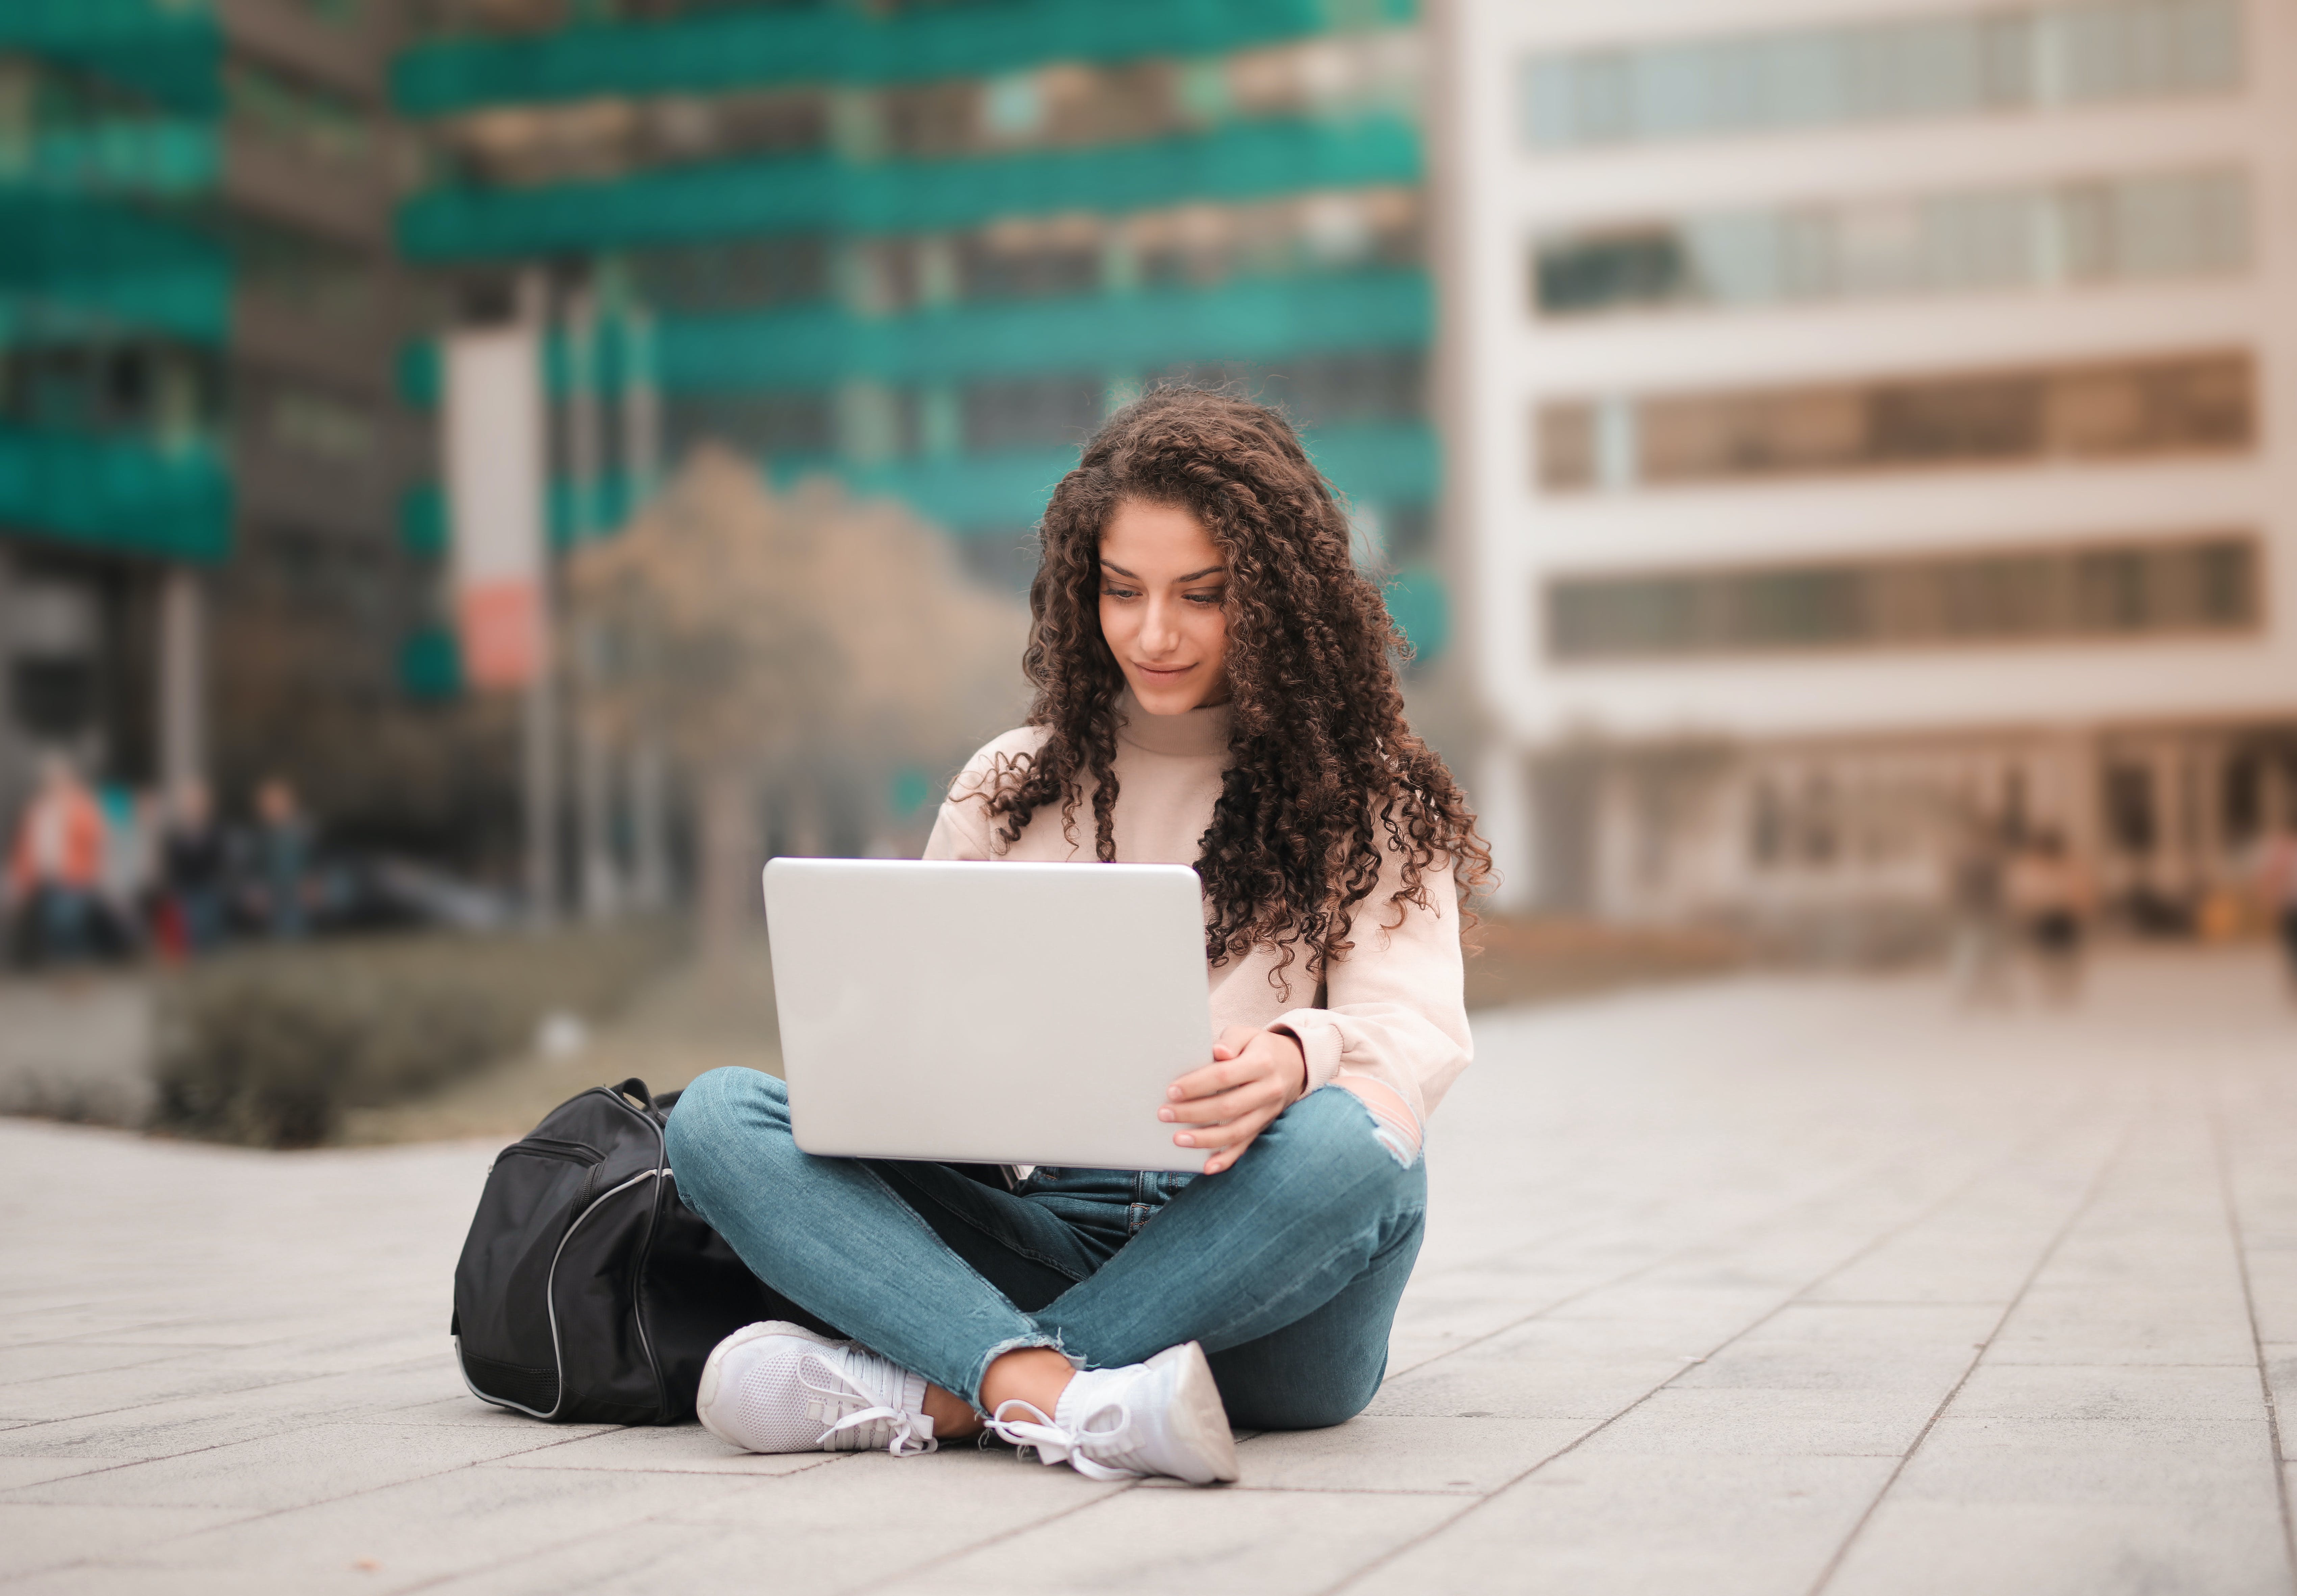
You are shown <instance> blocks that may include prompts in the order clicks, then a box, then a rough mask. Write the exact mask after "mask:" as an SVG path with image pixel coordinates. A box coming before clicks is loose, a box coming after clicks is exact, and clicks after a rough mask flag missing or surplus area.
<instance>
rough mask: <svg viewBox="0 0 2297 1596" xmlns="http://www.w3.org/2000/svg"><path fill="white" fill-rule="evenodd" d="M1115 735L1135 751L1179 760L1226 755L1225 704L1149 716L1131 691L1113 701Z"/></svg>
mask: <svg viewBox="0 0 2297 1596" xmlns="http://www.w3.org/2000/svg"><path fill="white" fill-rule="evenodd" d="M1116 735H1117V736H1119V737H1120V738H1122V739H1123V740H1124V741H1125V742H1127V743H1130V744H1132V745H1133V746H1134V747H1135V748H1140V749H1145V750H1147V751H1148V753H1165V754H1172V755H1174V756H1176V757H1179V758H1182V759H1190V758H1194V759H1209V758H1214V757H1216V756H1223V755H1225V754H1226V753H1228V705H1226V704H1225V703H1212V704H1206V705H1203V706H1202V707H1200V708H1198V709H1193V710H1190V712H1188V713H1187V714H1185V715H1152V714H1150V713H1149V712H1148V711H1146V710H1144V709H1142V708H1141V707H1140V700H1139V699H1138V698H1135V697H1134V696H1133V695H1132V688H1131V687H1127V688H1125V689H1124V696H1123V697H1121V698H1119V699H1118V700H1117V701H1116Z"/></svg>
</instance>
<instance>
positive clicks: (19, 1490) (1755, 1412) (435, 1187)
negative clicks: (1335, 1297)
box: [0, 955, 2297, 1596]
mask: <svg viewBox="0 0 2297 1596" xmlns="http://www.w3.org/2000/svg"><path fill="white" fill-rule="evenodd" d="M2096 974H2097V979H2096V980H2095V982H2094V983H2093V984H2092V987H2091V997H2090V1000H2089V1002H2088V1005H2087V1007H2086V1008H2079V1009H2074V1010H2071V1011H2062V1012H2050V1013H2042V1012H2034V1013H2023V1012H2021V1013H2012V1014H1995V1015H1959V1014H1956V1013H1955V1012H1954V1011H1953V1010H1952V1008H1951V1007H1950V1006H1949V1004H1948V1003H1947V1000H1946V996H1945V993H1944V991H1943V990H1942V987H1941V986H1940V984H1939V982H1937V981H1936V980H1935V979H1932V978H1914V979H1894V980H1887V981H1864V980H1832V979H1829V980H1801V979H1790V978H1774V977H1758V978H1746V979H1735V980H1730V981H1723V982H1717V983H1709V984H1707V985H1703V986H1692V987H1679V988H1675V989H1671V990H1668V991H1659V992H1650V993H1642V994H1635V995H1629V996H1618V997H1613V998H1609V999H1605V1000H1600V1001H1595V1002H1590V1003H1585V1004H1579V1005H1575V1006H1570V1007H1566V1008H1552V1009H1548V1010H1543V1011H1538V1012H1534V1013H1522V1012H1519V1013H1510V1014H1497V1015H1483V1016H1478V1020H1477V1030H1478V1053H1479V1059H1480V1061H1479V1063H1478V1066H1477V1068H1476V1069H1475V1070H1473V1071H1471V1072H1470V1074H1468V1075H1467V1076H1466V1077H1465V1078H1464V1079H1463V1080H1462V1081H1461V1083H1460V1086H1459V1087H1458V1089H1457V1090H1456V1092H1455V1094H1454V1097H1453V1099H1452V1101H1451V1102H1450V1103H1448V1104H1447V1105H1446V1107H1445V1112H1444V1113H1443V1114H1442V1115H1439V1116H1438V1117H1437V1122H1436V1123H1435V1125H1434V1126H1433V1128H1432V1135H1431V1140H1430V1148H1431V1154H1430V1172H1431V1174H1430V1178H1431V1207H1430V1212H1431V1221H1430V1228H1429V1231H1428V1239H1427V1246H1426V1247H1425V1249H1424V1251H1423V1254H1422V1256H1421V1262H1420V1271H1419V1273H1418V1276H1417V1277H1416V1278H1415V1279H1414V1281H1413V1282H1412V1287H1411V1289H1410V1290H1409V1291H1408V1292H1407V1294H1406V1296H1405V1300H1404V1306H1403V1309H1402V1311H1401V1312H1400V1313H1399V1316H1398V1320H1397V1328H1396V1334H1395V1339H1394V1342H1393V1345H1392V1349H1391V1360H1390V1371H1391V1372H1390V1378H1389V1379H1388V1381H1387V1386H1385V1388H1384V1389H1383V1390H1382V1391H1381V1393H1380V1394H1379V1397H1378V1398H1377V1399H1376V1400H1375V1402H1374V1403H1373V1405H1372V1407H1371V1410H1370V1411H1368V1412H1367V1413H1366V1415H1364V1416H1363V1418H1361V1419H1358V1420H1356V1421H1355V1422H1354V1423H1352V1424H1349V1425H1346V1426H1343V1427H1338V1428H1337V1429H1333V1430H1328V1431H1321V1432H1311V1433H1305V1434H1298V1435H1271V1436H1256V1437H1247V1438H1245V1439H1244V1440H1243V1441H1242V1442H1241V1444H1240V1456H1241V1458H1242V1460H1243V1462H1244V1468H1245V1479H1244V1481H1243V1482H1242V1487H1241V1488H1240V1489H1233V1490H1229V1491H1221V1492H1205V1491H1190V1490H1188V1489H1185V1488H1181V1487H1177V1486H1171V1485H1167V1484H1165V1483H1163V1482H1153V1483H1148V1484H1144V1485H1111V1484H1095V1483H1093V1482H1091V1481H1087V1480H1084V1479H1082V1478H1081V1477H1077V1476H1076V1475H1074V1473H1072V1472H1070V1471H1069V1470H1067V1469H1065V1468H1050V1469H1049V1468H1042V1467H1040V1466H1038V1465H1036V1464H1035V1463H1033V1462H1026V1461H1023V1460H1017V1458H1015V1457H1014V1456H1013V1455H1012V1454H1011V1453H1009V1452H988V1453H984V1452H977V1451H975V1450H973V1449H970V1448H965V1449H951V1451H948V1452H942V1453H937V1454H934V1455H933V1456H930V1457H926V1458H917V1459H904V1460H894V1459H891V1458H886V1457H884V1456H881V1455H869V1456H827V1455H823V1454H805V1455H803V1456H799V1457H793V1458H750V1457H746V1456H743V1455H740V1454H735V1453H731V1452H728V1451H727V1450H726V1449H725V1448H723V1447H721V1446H720V1445H719V1444H717V1443H715V1442H712V1441H711V1440H710V1439H709V1438H708V1437H707V1436H705V1435H704V1434H703V1433H702V1432H701V1431H700V1430H699V1429H697V1428H695V1427H681V1428H672V1429H635V1430H617V1429H610V1428H605V1427H580V1428H577V1427H563V1428H562V1427H543V1426H539V1425H535V1424H533V1423H531V1422H530V1421H527V1420H525V1419H521V1418H518V1417H516V1416H514V1415H509V1414H505V1413H503V1412H501V1411H498V1410H495V1409H491V1408H489V1407H486V1406H485V1405H484V1404H482V1403H477V1402H476V1401H474V1400H473V1399H472V1398H471V1397H469V1395H468V1394H466V1393H465V1391H464V1390H463V1388H462V1386H461V1383H460V1381H459V1379H458V1378H457V1376H456V1374H455V1371H454V1370H453V1367H452V1365H451V1363H450V1362H449V1360H448V1358H447V1356H446V1355H445V1353H446V1349H445V1337H444V1336H443V1333H442V1332H441V1329H440V1326H441V1325H442V1324H443V1323H444V1321H445V1319H446V1309H447V1294H448V1293H447V1288H448V1279H449V1265H450V1264H451V1261H452V1258H453V1256H454V1254H455V1251H456V1249H457V1247H458V1246H459V1244H460V1241H461V1238H462V1231H463V1229H464V1227H465V1224H466V1223H467V1222H468V1216H469V1213H470V1207H471V1204H472V1202H473V1199H474V1197H475V1195H476V1192H477V1189H478V1184H479V1181H480V1178H481V1174H482V1171H483V1169H484V1167H485V1164H486V1162H487V1159H488V1158H489V1156H490V1155H491V1153H492V1152H493V1150H494V1148H492V1146H490V1145H479V1144H463V1145H459V1146H457V1145H452V1144H449V1145H442V1146H439V1147H432V1148H397V1149H385V1150H380V1151H373V1152H356V1153H323V1154H317V1155H298V1156H291V1157H277V1156H268V1155H261V1154H252V1153H246V1152H239V1151H234V1150H228V1149H220V1148H202V1147H197V1146H192V1145H187V1144H169V1143H154V1142H149V1141H143V1140H139V1139H135V1138H129V1137H122V1136H119V1135H115V1134H105V1133H97V1132H90V1131H75V1130H70V1129H62V1128H55V1127H38V1126H29V1125H21V1124H11V1123H0V1159H5V1160H6V1161H8V1163H9V1164H10V1167H11V1168H12V1171H14V1172H20V1173H21V1176H22V1177H23V1178H21V1179H19V1180H18V1181H12V1182H10V1183H9V1184H8V1185H7V1186H6V1187H4V1188H0V1580H5V1579H6V1578H7V1571H8V1570H11V1569H12V1570H14V1571H15V1572H16V1573H18V1574H19V1575H21V1576H22V1577H21V1578H20V1579H19V1580H17V1581H16V1582H14V1583H12V1584H8V1585H7V1590H8V1592H10V1596H13V1592H16V1591H18V1590H23V1591H30V1592H56V1593H58V1596H62V1593H63V1592H102V1593H103V1596H113V1593H115V1592H131V1593H133V1592H144V1591H150V1592H154V1593H158V1592H166V1593H167V1596H177V1593H178V1592H207V1591H213V1592H219V1593H220V1592H230V1593H231V1596H262V1593H264V1592H273V1591H278V1592H304V1591H317V1592H328V1591H333V1590H338V1589H341V1590H345V1591H358V1592H386V1591H387V1592H398V1591H401V1590H413V1589H416V1588H447V1589H453V1590H457V1591H464V1592H496V1591H499V1592H560V1591H600V1592H625V1591H629V1592H644V1591H657V1590H659V1591H663V1592H678V1593H679V1596H689V1593H690V1592H696V1591H706V1590H712V1589H718V1588H737V1589H764V1590H777V1589H789V1590H802V1591H806V1592H838V1591H844V1590H849V1589H850V1590H865V1589H880V1588H893V1589H902V1590H909V1589H924V1588H926V1587H928V1586H930V1587H933V1588H934V1589H936V1590H938V1589H943V1588H955V1589H959V1590H966V1589H974V1588H982V1589H987V1588H990V1587H992V1586H993V1587H994V1588H996V1589H997V1590H999V1591H1000V1592H1003V1591H1007V1590H1010V1589H1016V1588H1017V1589H1020V1590H1023V1591H1030V1590H1045V1591H1061V1592H1069V1591H1078V1590H1093V1591H1099V1590H1103V1589H1109V1590H1116V1591H1132V1590H1137V1591H1144V1592H1148V1591H1167V1590H1170V1591H1186V1592H1196V1591H1198V1590H1199V1589H1206V1590H1214V1591H1217V1590H1223V1589H1238V1590H1254V1591H1259V1590H1279V1591H1282V1590H1296V1589H1297V1590H1328V1589H1332V1588H1335V1587H1338V1586H1343V1585H1346V1586H1348V1587H1349V1588H1352V1589H1357V1590H1363V1591H1373V1590H1379V1591H1417V1590H1422V1589H1426V1590H1452V1589H1471V1590H1479V1591H1480V1590H1486V1589H1494V1590H1557V1591H1571V1592H1610V1591H1620V1592H1629V1591H1633V1592H1678V1591H1679V1592H1686V1593H1687V1596H1708V1593H1709V1592H1739V1591H1746V1592H1782V1593H1789V1596H1813V1592H1814V1587H1815V1586H1820V1587H1823V1588H1821V1589H1820V1590H1819V1591H1818V1592H1816V1596H1836V1593H1839V1592H1868V1591H1889V1592H1895V1591H1922V1592H1932V1591H1951V1592H1956V1593H1957V1596H1959V1592H1963V1591H1973V1592H1990V1591H1995V1590H2001V1591H2010V1590H2017V1591H2021V1592H2023V1591H2056V1590H2065V1591H2081V1592H2104V1593H2106V1596H2121V1593H2122V1592H2129V1593H2132V1596H2135V1593H2136V1592H2179V1591H2197V1592H2212V1593H2213V1592H2219V1591H2231V1592H2245V1591H2249V1590H2252V1589H2256V1590H2262V1589H2267V1588H2272V1589H2277V1590H2284V1591H2286V1590H2288V1589H2290V1588H2291V1585H2292V1581H2291V1579H2290V1575H2289V1567H2288V1565H2289V1558H2288V1553H2287V1551H2286V1549H2285V1543H2284V1541H2283V1538H2282V1529H2281V1524H2282V1519H2281V1502H2282V1500H2283V1497H2282V1491H2283V1489H2284V1485H2283V1482H2282V1481H2281V1479H2280V1477H2279V1474H2278V1470H2277V1468H2276V1460H2275V1459H2274V1458H2273V1456H2272V1451H2273V1448H2272V1444H2271V1432H2270V1429H2269V1427H2268V1410H2267V1404H2266V1402H2265V1396H2264V1381H2265V1379H2266V1378H2267V1377H2268V1376H2269V1378H2270V1379H2271V1381H2272V1383H2273V1386H2274V1389H2275V1391H2276V1394H2277V1397H2278V1406H2279V1409H2280V1411H2281V1412H2282V1414H2283V1415H2284V1417H2288V1416H2290V1415H2291V1414H2292V1412H2293V1404H2297V1160H2292V1159H2290V1158H2289V1157H2288V1156H2287V1149H2288V1148H2290V1147H2291V1146H2292V1145H2293V1144H2297V1072H2292V1071H2290V1070H2289V1069H2288V1068H2287V1060H2288V1058H2290V1057H2293V1056H2297V1053H2293V1043H2297V1020H2293V1016H2291V1014H2290V1013H2289V1012H2288V1010H2287V1009H2286V1008H2285V1006H2284V1005H2282V1004H2281V1003H2280V1002H2279V1001H2278V999H2277V994H2276V991H2275V989H2274V987H2273V984H2272V983H2271V980H2270V974H2271V972H2270V970H2269V967H2268V965H2267V964H2266V963H2265V962H2264V960H2263V958H2261V956H2256V955H2241V956H2236V957H2231V958H2211V959H2204V960H2196V959H2177V958H2149V959H2124V960H2119V961H2117V960H2115V959H2112V958H2108V959H2107V960H2105V961H2104V962H2103V963H2102V964H2101V966H2100V967H2099V969H2098V971H2097V973H2096ZM185 1192H196V1193H197V1194H198V1200H197V1203H196V1204H195V1205H183V1204H180V1203H178V1201H177V1199H178V1197H179V1194H182V1193H185ZM378 1192H388V1193H389V1194H391V1201H390V1203H389V1204H388V1205H378V1204H377V1202H376V1194H377V1193H378ZM35 1193H37V1199H36V1198H35V1197H34V1195H33V1194H35ZM170 1204H177V1206H175V1207H171V1206H170ZM60 1213H61V1214H67V1215H69V1216H70V1223H68V1224H60V1223H58V1222H57V1215H58V1214H60ZM2252 1311H2253V1312H2254V1320H2255V1325H2256V1327H2257V1329H2260V1330H2262V1331H2263V1332H2264V1334H2263V1339H2264V1340H2265V1341H2266V1342H2267V1343H2268V1345H2267V1346H2266V1348H2265V1349H2264V1352H2263V1354H2262V1357H2261V1358H2260V1349H2259V1347H2258V1345H2257V1337H2255V1336H2253V1335H2252ZM2260 1362H2262V1364H2263V1365H2264V1372H2263V1373H2262V1374H2261V1373H2260ZM1941 1403H1943V1404H1944V1406H1943V1411H1941V1408H1940V1404H1941ZM2284 1450H2285V1452H2292V1453H2293V1454H2297V1445H2293V1444H2291V1443H2290V1442H2289V1441H2288V1440H2287V1439H2286V1438H2285V1442H2284ZM1830 1570H1832V1572H1831V1573H1830V1572H1829V1571H1830Z"/></svg>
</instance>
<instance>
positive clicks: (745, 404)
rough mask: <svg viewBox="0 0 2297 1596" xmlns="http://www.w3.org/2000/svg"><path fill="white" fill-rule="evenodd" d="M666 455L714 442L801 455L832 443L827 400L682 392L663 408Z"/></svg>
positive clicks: (745, 450) (824, 450) (679, 455)
mask: <svg viewBox="0 0 2297 1596" xmlns="http://www.w3.org/2000/svg"><path fill="white" fill-rule="evenodd" d="M663 432H664V433H665V435H666V440H667V442H668V444H669V448H670V453H671V458H673V459H683V458H684V457H686V456H687V454H688V453H690V452H692V451H693V450H694V449H695V448H698V447H700V446H701V445H703V444H704V443H717V444H721V445H723V446H725V447H726V448H731V449H734V450H737V452H739V453H742V454H745V455H751V456H755V457H760V458H763V459H779V458H784V457H799V458H805V457H819V456H824V455H827V454H829V453H830V452H831V451H832V450H833V449H834V448H836V431H835V427H834V424H833V414H832V409H831V405H830V401H829V399H828V397H827V395H825V394H820V393H798V392H779V393H686V394H678V395H675V396H673V397H672V398H671V399H670V401H669V403H668V404H667V405H666V406H665V407H663Z"/></svg>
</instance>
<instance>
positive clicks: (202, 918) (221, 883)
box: [161, 777, 231, 958]
mask: <svg viewBox="0 0 2297 1596" xmlns="http://www.w3.org/2000/svg"><path fill="white" fill-rule="evenodd" d="M173 810H174V812H173V813H171V814H170V815H169V818H168V828H167V834H166V835H165V837H164V838H163V839H162V841H161V878H162V886H163V888H164V891H165V895H166V903H167V912H168V916H169V920H170V922H171V924H172V938H171V940H172V942H173V943H174V945H175V947H176V948H177V950H180V951H181V952H183V953H185V954H188V955H190V956H192V957H193V958H197V957H198V956H199V955H201V954H203V953H211V952H213V951H214V950H216V949H218V948H219V947H221V946H222V945H223V938H224V911H225V909H226V905H227V903H228V901H229V892H228V888H229V884H230V867H231V860H230V851H229V849H228V847H227V846H226V839H225V837H224V833H223V827H221V826H220V825H219V824H218V822H217V819H216V813H215V797H214V794H212V793H211V792H210V790H209V788H208V784H207V783H206V782H204V781H202V780H200V779H199V778H198V777H192V778H191V779H190V780H188V781H185V783H184V784H183V785H182V786H179V787H177V789H176V794H175V803H174V806H173Z"/></svg>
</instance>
